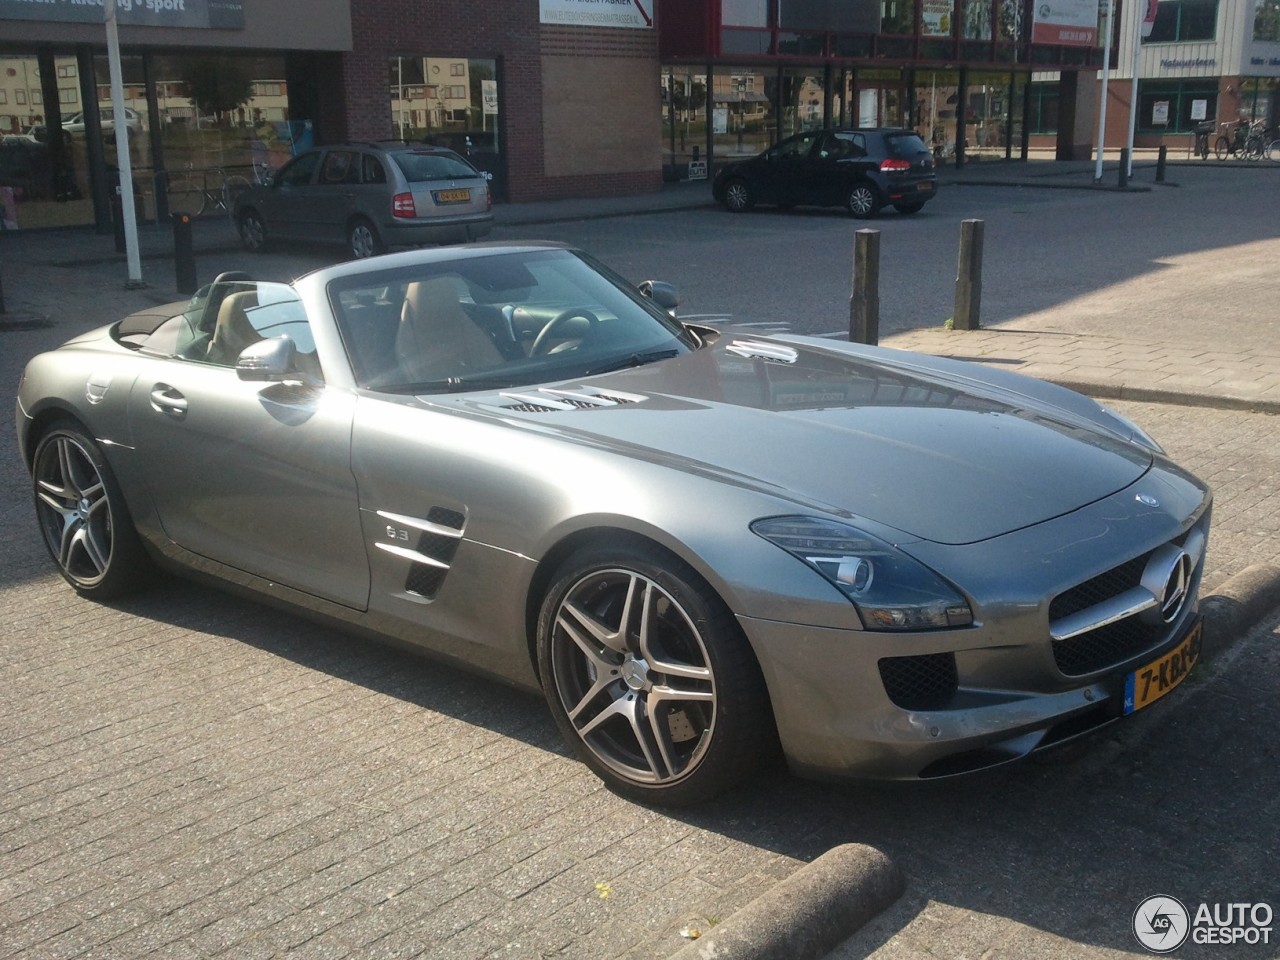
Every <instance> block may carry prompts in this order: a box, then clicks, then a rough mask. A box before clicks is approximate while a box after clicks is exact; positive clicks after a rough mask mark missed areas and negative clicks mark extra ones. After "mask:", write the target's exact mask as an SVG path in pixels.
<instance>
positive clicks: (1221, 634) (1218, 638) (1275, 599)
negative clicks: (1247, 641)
mask: <svg viewBox="0 0 1280 960" xmlns="http://www.w3.org/2000/svg"><path fill="white" fill-rule="evenodd" d="M1200 608H1201V611H1202V612H1203V614H1204V643H1203V649H1202V654H1201V655H1202V656H1203V657H1205V659H1207V660H1208V659H1212V658H1214V657H1218V656H1221V655H1222V654H1223V653H1225V652H1226V651H1227V650H1229V649H1230V648H1231V646H1232V645H1233V644H1235V643H1236V642H1238V641H1239V640H1241V639H1243V637H1244V636H1245V634H1247V633H1249V632H1250V631H1252V630H1253V629H1254V628H1255V627H1256V626H1258V624H1259V623H1260V622H1261V621H1262V619H1263V618H1264V617H1265V616H1266V615H1267V614H1269V613H1270V612H1271V611H1273V610H1278V609H1280V567H1277V566H1274V565H1273V564H1270V563H1255V564H1254V565H1253V566H1251V567H1246V568H1245V569H1244V570H1242V571H1240V572H1239V573H1237V574H1236V575H1235V576H1234V577H1232V578H1231V579H1230V580H1228V581H1227V582H1226V583H1224V584H1223V585H1222V586H1220V587H1219V588H1218V589H1217V590H1216V591H1214V592H1213V593H1211V594H1210V595H1209V596H1207V597H1205V598H1204V599H1203V600H1202V601H1201V603H1200Z"/></svg>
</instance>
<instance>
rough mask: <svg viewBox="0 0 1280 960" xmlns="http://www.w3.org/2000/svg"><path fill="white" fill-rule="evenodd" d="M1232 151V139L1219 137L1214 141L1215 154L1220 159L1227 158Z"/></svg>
mask: <svg viewBox="0 0 1280 960" xmlns="http://www.w3.org/2000/svg"><path fill="white" fill-rule="evenodd" d="M1230 153H1231V141H1230V140H1228V139H1227V138H1226V137H1219V138H1218V139H1217V140H1215V141H1213V155H1214V156H1215V157H1217V158H1218V159H1219V160H1225V159H1227V156H1228V154H1230Z"/></svg>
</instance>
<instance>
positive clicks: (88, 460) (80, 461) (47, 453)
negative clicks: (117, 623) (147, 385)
mask: <svg viewBox="0 0 1280 960" xmlns="http://www.w3.org/2000/svg"><path fill="white" fill-rule="evenodd" d="M31 474H32V482H33V484H34V491H35V501H36V516H37V518H38V519H39V522H40V532H41V533H42V534H43V535H44V544H45V546H46V547H48V549H49V554H50V556H52V557H53V560H54V563H56V564H57V565H58V572H59V573H61V574H62V576H63V577H64V578H65V579H66V581H67V582H68V583H70V584H71V586H73V587H75V589H76V590H77V591H78V592H79V593H81V594H84V595H85V596H92V597H95V598H102V599H106V598H109V597H115V596H119V595H120V594H122V593H126V592H128V591H129V590H131V589H133V588H134V587H136V586H138V584H139V583H140V581H141V579H142V576H143V573H144V572H145V571H146V570H148V569H149V566H150V561H149V560H148V558H147V555H146V551H145V550H144V549H143V547H142V541H141V540H140V539H139V538H138V534H137V531H136V530H134V528H133V521H132V519H130V517H129V510H128V508H127V507H126V506H125V503H124V496H123V495H122V494H121V493H120V488H119V487H118V486H117V485H116V481H115V477H114V476H113V475H112V473H111V468H110V467H108V466H107V461H106V459H105V458H104V457H103V456H102V451H101V450H99V449H98V445H97V444H96V443H94V442H93V440H92V439H90V437H89V436H88V435H87V434H86V433H85V432H84V431H83V430H82V429H81V428H80V427H79V426H78V425H77V424H75V423H72V422H69V421H68V422H63V423H60V424H58V425H57V426H55V427H54V428H53V429H51V430H50V431H49V432H48V433H46V434H45V435H44V437H43V438H42V439H41V440H40V443H39V445H38V446H37V447H36V454H35V459H34V460H33V462H32V472H31Z"/></svg>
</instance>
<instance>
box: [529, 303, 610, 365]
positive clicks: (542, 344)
mask: <svg viewBox="0 0 1280 960" xmlns="http://www.w3.org/2000/svg"><path fill="white" fill-rule="evenodd" d="M579 319H581V320H586V321H587V323H588V324H590V326H589V327H588V328H587V329H588V330H590V329H591V326H594V325H595V324H597V323H599V322H600V318H599V317H597V316H596V315H595V314H594V313H592V312H591V311H590V310H588V309H586V308H585V307H571V308H570V309H568V310H565V311H564V312H563V313H558V314H556V315H555V316H554V317H552V318H551V322H550V323H548V324H547V325H546V326H545V327H543V328H542V329H541V330H539V331H538V335H537V336H536V337H535V338H534V340H533V346H532V347H530V348H529V356H531V357H540V356H542V355H543V354H547V353H550V352H551V350H550V349H548V348H547V344H549V343H550V342H551V341H552V339H553V338H554V336H555V331H556V330H557V329H558V328H559V327H563V326H564V325H565V324H566V323H568V322H569V321H570V320H579ZM552 349H554V348H552Z"/></svg>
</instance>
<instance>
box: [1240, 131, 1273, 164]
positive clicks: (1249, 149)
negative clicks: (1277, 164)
mask: <svg viewBox="0 0 1280 960" xmlns="http://www.w3.org/2000/svg"><path fill="white" fill-rule="evenodd" d="M1266 152H1267V145H1266V144H1265V143H1263V142H1262V137H1260V136H1252V137H1250V138H1249V139H1248V140H1246V141H1245V144H1244V158H1245V159H1246V160H1261V159H1262V158H1263V156H1264V155H1265V154H1266Z"/></svg>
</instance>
